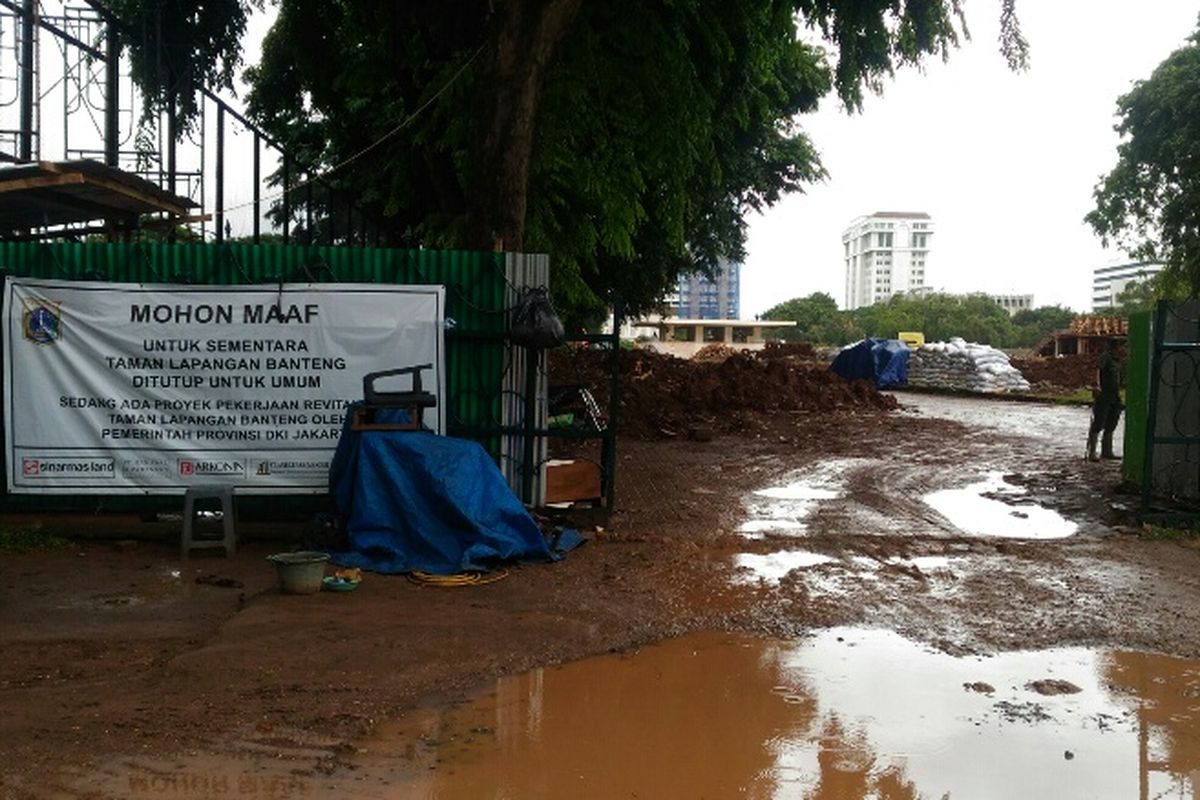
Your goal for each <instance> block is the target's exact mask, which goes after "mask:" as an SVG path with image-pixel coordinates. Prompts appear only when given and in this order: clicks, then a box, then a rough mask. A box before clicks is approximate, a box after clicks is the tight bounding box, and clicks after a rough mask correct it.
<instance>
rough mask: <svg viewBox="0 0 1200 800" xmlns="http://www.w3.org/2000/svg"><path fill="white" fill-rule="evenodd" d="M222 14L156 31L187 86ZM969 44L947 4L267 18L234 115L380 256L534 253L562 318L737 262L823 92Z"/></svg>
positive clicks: (781, 2)
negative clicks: (377, 238) (391, 252)
mask: <svg viewBox="0 0 1200 800" xmlns="http://www.w3.org/2000/svg"><path fill="white" fill-rule="evenodd" d="M119 2H120V5H119V7H118V8H119V10H120V12H121V13H122V14H123V15H124V16H126V17H128V18H130V19H139V18H140V19H143V20H144V19H145V18H146V15H147V13H149V11H150V10H155V9H159V11H157V12H156V13H159V14H160V16H161V13H162V12H161V9H162V8H163V6H162V2H161V0H119ZM181 5H183V4H181ZM1012 7H1013V0H1001V20H1002V23H1003V27H1004V31H1005V33H1004V34H1003V35H1002V37H1001V46H1002V49H1003V50H1004V51H1005V53H1006V55H1008V56H1009V57H1010V60H1011V61H1012V62H1013V63H1015V64H1020V63H1022V62H1023V59H1024V52H1025V42H1024V39H1023V38H1022V37H1021V35H1020V31H1019V29H1018V28H1017V26H1016V18H1015V16H1014V15H1013V13H1012ZM221 9H222V11H223V13H226V15H227V18H226V19H225V22H224V23H223V25H222V26H219V27H218V28H215V29H214V28H213V21H212V19H211V18H210V17H208V16H205V15H203V14H190V13H185V12H184V11H181V10H179V9H175V10H173V11H172V12H171V13H172V14H173V15H174V17H175V20H174V21H175V22H177V23H178V24H173V25H172V26H169V29H170V31H171V34H172V39H171V41H172V42H173V45H172V46H178V49H177V50H176V52H180V53H182V52H185V51H186V52H187V54H188V55H187V58H186V60H185V62H184V64H183V66H182V67H181V68H182V69H184V70H185V71H186V72H187V73H188V74H189V75H194V74H199V75H207V76H215V77H217V78H224V77H225V76H227V70H228V67H229V65H230V64H236V63H237V58H238V57H239V54H238V53H237V51H236V50H233V49H231V47H230V44H229V38H228V34H229V33H230V32H231V31H237V30H240V29H241V28H242V27H244V24H245V13H246V10H247V5H246V2H244V0H242V1H239V0H221ZM139 15H140V16H139ZM143 24H145V22H143ZM966 35H967V31H966V27H965V24H964V22H963V19H962V16H961V12H960V8H959V0H896V1H895V2H886V3H881V2H875V1H874V0H745V2H738V3H728V2H720V1H719V0H671V2H667V3H644V2H639V0H607V1H606V2H603V3H584V2H582V0H445V1H444V2H439V3H420V2H399V3H386V4H385V3H375V2H367V0H320V2H318V0H279V4H278V16H277V18H276V21H275V23H274V26H273V27H272V29H271V31H270V32H269V34H268V35H267V37H266V40H265V41H264V45H263V56H262V59H261V61H260V63H259V64H257V65H255V66H254V67H253V68H252V69H250V70H249V71H248V73H247V74H248V78H249V80H250V83H251V85H252V87H253V88H252V91H251V94H250V97H249V106H250V109H249V110H250V113H251V115H252V116H253V117H254V118H256V119H257V120H258V121H259V122H260V123H261V124H263V125H264V127H265V128H266V129H267V130H268V131H269V132H270V133H271V134H272V135H273V136H274V137H276V138H277V139H278V140H279V141H281V142H282V143H283V144H284V145H285V146H286V147H287V148H288V149H289V151H290V152H291V153H292V154H293V156H294V157H295V158H296V160H297V161H298V162H300V163H304V164H306V165H307V166H308V168H309V169H310V170H312V171H316V172H323V173H326V177H327V179H328V180H329V181H330V182H331V183H333V184H334V185H335V187H336V188H338V189H340V190H342V191H343V192H349V193H352V194H353V195H354V196H355V197H356V198H357V199H358V200H359V202H360V204H362V205H364V206H365V207H367V208H369V209H372V210H374V211H375V212H376V214H377V215H378V216H380V217H382V218H383V219H384V220H385V222H386V224H387V230H388V234H389V235H388V240H389V242H391V243H399V244H407V245H420V246H431V247H452V248H487V249H491V248H492V247H493V246H495V245H499V246H501V247H503V248H505V249H510V250H525V251H544V252H549V253H551V254H552V264H553V267H554V284H555V293H556V296H557V297H558V298H559V300H560V301H561V300H563V299H566V300H567V301H568V302H569V303H570V304H571V305H574V306H576V307H586V306H587V305H588V304H592V305H597V304H598V303H599V302H600V298H603V297H605V296H607V295H608V294H610V292H614V291H615V292H617V293H619V294H621V295H622V296H623V297H624V298H625V300H626V301H627V303H628V304H629V305H630V307H631V308H632V309H634V310H637V309H644V308H648V307H650V306H652V305H653V304H654V303H655V302H656V301H657V300H658V299H659V298H661V297H662V296H663V294H664V293H665V291H666V290H667V289H668V288H669V287H670V286H671V285H672V284H673V283H674V281H675V280H676V278H677V276H678V275H679V274H680V273H681V272H686V271H689V270H701V271H707V270H710V269H711V268H712V267H713V266H714V265H715V263H716V260H717V259H718V258H719V257H721V256H726V257H731V258H734V259H739V258H741V257H742V256H743V249H744V241H745V226H746V223H745V214H746V213H748V212H750V211H753V210H758V209H762V208H764V207H766V206H769V205H771V204H773V203H775V202H776V201H777V200H778V199H779V198H780V197H781V196H783V195H784V194H786V193H788V192H795V191H801V190H802V189H803V187H804V186H805V185H806V184H808V183H811V182H813V181H816V180H819V179H821V178H822V177H823V176H824V171H823V169H822V167H821V164H820V161H819V158H818V154H817V151H816V148H815V147H814V145H813V143H812V142H811V141H810V140H809V139H808V137H807V136H806V135H805V134H804V132H803V131H802V130H801V129H800V128H799V126H798V125H797V123H796V118H797V116H798V115H800V114H802V113H804V112H807V111H812V110H814V109H815V108H816V107H817V104H818V102H819V101H820V100H821V98H822V97H824V96H826V95H829V94H831V93H836V96H837V97H839V98H840V99H841V101H842V102H843V103H844V104H845V105H846V106H847V107H848V108H849V109H851V110H853V109H856V108H858V107H859V105H860V104H861V102H862V98H863V94H864V92H866V91H872V90H878V89H879V88H880V87H881V85H882V81H883V79H885V78H886V77H887V76H889V75H891V74H892V73H893V72H894V70H896V69H897V68H898V67H900V66H903V65H908V64H918V63H920V62H921V60H922V59H923V58H926V57H929V56H940V57H943V58H944V57H946V55H947V54H948V52H949V51H950V50H951V49H952V48H953V47H955V46H956V45H957V44H958V43H959V41H960V39H961V38H963V37H965V36H966ZM818 40H820V41H822V42H823V43H824V44H820V43H818ZM131 47H133V48H134V49H135V50H136V49H138V44H137V43H136V42H135V43H133V44H132V45H131ZM186 48H190V49H186ZM141 59H142V63H144V64H148V63H150V60H149V59H148V58H147V57H146V56H145V55H143V56H141ZM174 102H177V103H179V104H181V107H182V104H183V103H184V100H183V99H177V100H175V101H174Z"/></svg>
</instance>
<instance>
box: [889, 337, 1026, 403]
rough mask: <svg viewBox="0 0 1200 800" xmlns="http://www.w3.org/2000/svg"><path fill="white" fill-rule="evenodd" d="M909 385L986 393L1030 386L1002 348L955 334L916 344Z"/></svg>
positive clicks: (1022, 390) (1021, 390)
mask: <svg viewBox="0 0 1200 800" xmlns="http://www.w3.org/2000/svg"><path fill="white" fill-rule="evenodd" d="M908 385H909V386H916V387H929V388H936V389H956V390H959V391H967V392H985V393H1000V392H1024V391H1028V390H1029V381H1027V380H1025V378H1024V376H1022V375H1021V373H1020V372H1018V371H1017V369H1016V368H1015V367H1014V366H1013V365H1012V364H1010V363H1009V362H1008V356H1007V355H1005V354H1004V353H1003V352H1001V351H1000V350H997V349H996V348H994V347H990V346H989V345H986V344H975V343H973V342H966V341H963V340H962V339H960V338H958V337H955V338H953V339H951V340H950V341H948V342H932V343H930V344H927V345H925V346H923V347H920V348H918V349H917V351H916V352H915V353H913V354H912V356H911V357H910V358H909V360H908Z"/></svg>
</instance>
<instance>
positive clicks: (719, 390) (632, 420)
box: [550, 349, 898, 439]
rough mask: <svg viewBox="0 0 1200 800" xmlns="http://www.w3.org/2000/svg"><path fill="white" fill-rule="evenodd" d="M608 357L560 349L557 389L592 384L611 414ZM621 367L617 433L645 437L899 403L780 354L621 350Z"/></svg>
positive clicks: (553, 369) (553, 366)
mask: <svg viewBox="0 0 1200 800" xmlns="http://www.w3.org/2000/svg"><path fill="white" fill-rule="evenodd" d="M609 357H610V354H609V352H608V351H606V350H596V349H574V350H566V349H564V350H560V351H556V352H555V353H553V354H552V358H551V363H550V379H551V384H552V385H553V384H558V383H563V384H576V385H586V386H590V387H592V390H593V393H594V394H595V396H596V400H597V401H598V402H599V403H600V406H601V408H602V409H604V410H605V411H607V409H605V408H604V407H605V405H606V401H607V395H608V393H607V390H606V387H607V386H608V379H607V368H608V359H609ZM619 363H620V385H621V410H620V420H619V429H620V431H621V433H622V435H626V436H633V437H637V438H642V439H653V438H661V437H670V436H675V435H680V434H683V433H685V432H686V431H687V430H688V428H690V427H693V426H696V425H707V426H710V427H712V428H713V429H714V430H717V431H725V432H732V431H738V430H743V429H745V428H746V427H747V416H750V417H753V415H756V414H771V413H776V412H790V411H809V412H825V413H832V412H840V411H850V410H863V411H887V410H891V409H894V408H896V407H897V405H898V404H897V402H896V399H895V398H894V397H891V396H890V395H885V394H881V393H880V392H879V391H878V390H877V389H876V388H875V386H874V385H873V384H872V383H871V382H869V381H855V382H853V383H848V382H847V381H845V380H844V379H842V378H841V377H839V376H838V375H836V374H835V373H833V372H831V371H830V370H829V369H827V368H824V367H816V366H811V365H805V364H798V363H795V362H793V361H792V360H791V358H789V357H788V356H786V355H783V354H782V353H781V351H779V350H764V351H761V352H759V353H746V352H739V353H736V354H734V355H732V356H730V357H728V358H726V359H725V360H724V361H721V362H720V363H705V362H696V361H689V360H684V359H681V358H675V357H674V356H668V355H663V354H660V353H654V352H651V351H648V350H632V351H622V352H621V353H620V354H619Z"/></svg>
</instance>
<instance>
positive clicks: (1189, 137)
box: [1086, 31, 1200, 293]
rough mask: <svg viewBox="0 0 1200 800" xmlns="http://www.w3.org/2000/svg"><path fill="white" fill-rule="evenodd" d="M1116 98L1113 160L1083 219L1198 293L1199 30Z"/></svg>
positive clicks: (1108, 239) (1188, 290) (1106, 238)
mask: <svg viewBox="0 0 1200 800" xmlns="http://www.w3.org/2000/svg"><path fill="white" fill-rule="evenodd" d="M1188 41H1189V44H1188V45H1186V46H1185V47H1182V48H1180V49H1179V50H1176V51H1175V52H1174V53H1172V54H1171V55H1170V56H1168V57H1167V59H1166V60H1165V61H1163V62H1162V63H1161V64H1160V65H1159V66H1158V67H1157V68H1156V69H1155V70H1154V72H1153V74H1152V75H1151V76H1150V78H1149V79H1147V80H1144V81H1139V82H1137V83H1136V84H1134V87H1133V89H1132V90H1131V91H1130V92H1128V93H1127V94H1125V95H1123V96H1122V97H1121V98H1120V99H1119V100H1117V114H1118V116H1119V117H1120V122H1118V124H1117V126H1116V130H1117V132H1118V133H1120V134H1121V137H1122V141H1121V143H1120V144H1119V145H1118V146H1117V165H1116V166H1115V167H1114V168H1113V169H1112V171H1111V172H1109V173H1108V175H1106V176H1105V177H1104V178H1103V179H1102V181H1101V182H1100V184H1099V185H1097V187H1096V189H1095V193H1094V196H1095V200H1096V208H1095V209H1094V210H1093V211H1092V212H1091V213H1089V214H1088V215H1087V217H1086V220H1087V222H1088V223H1089V224H1090V225H1091V226H1092V228H1093V229H1094V230H1095V231H1096V233H1097V234H1099V235H1100V237H1101V239H1102V240H1103V241H1104V242H1105V244H1106V245H1107V244H1109V243H1110V242H1111V243H1115V244H1117V245H1119V246H1120V247H1122V248H1123V249H1125V250H1126V251H1127V252H1129V253H1130V254H1131V255H1133V256H1134V257H1135V258H1142V259H1145V260H1147V261H1161V262H1163V263H1164V265H1165V272H1166V277H1165V278H1164V280H1165V281H1168V282H1172V281H1173V282H1175V283H1176V284H1177V285H1179V287H1180V288H1181V289H1182V290H1183V291H1184V292H1185V293H1197V292H1200V31H1198V32H1197V33H1195V34H1193V35H1192V36H1191V37H1190V38H1189V40H1188Z"/></svg>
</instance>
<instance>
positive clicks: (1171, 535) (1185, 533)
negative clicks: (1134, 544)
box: [1138, 522, 1200, 542]
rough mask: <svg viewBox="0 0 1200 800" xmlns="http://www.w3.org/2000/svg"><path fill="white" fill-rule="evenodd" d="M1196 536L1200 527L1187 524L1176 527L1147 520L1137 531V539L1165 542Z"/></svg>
mask: <svg viewBox="0 0 1200 800" xmlns="http://www.w3.org/2000/svg"><path fill="white" fill-rule="evenodd" d="M1197 537H1200V528H1198V527H1196V526H1195V525H1190V526H1189V525H1187V524H1183V525H1180V526H1178V527H1176V526H1171V525H1154V524H1151V523H1148V522H1147V523H1144V524H1143V525H1142V530H1141V532H1139V533H1138V538H1139V539H1150V540H1154V541H1166V542H1189V541H1194V540H1195V539H1196V538H1197Z"/></svg>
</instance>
